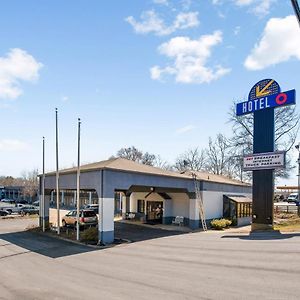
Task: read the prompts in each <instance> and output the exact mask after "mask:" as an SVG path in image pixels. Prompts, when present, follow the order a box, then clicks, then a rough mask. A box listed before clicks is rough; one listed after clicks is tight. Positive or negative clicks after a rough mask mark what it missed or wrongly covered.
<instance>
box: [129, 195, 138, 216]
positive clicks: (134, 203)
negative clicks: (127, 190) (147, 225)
mask: <svg viewBox="0 0 300 300" xmlns="http://www.w3.org/2000/svg"><path fill="white" fill-rule="evenodd" d="M129 202H130V204H129V205H130V206H129V212H132V213H136V212H137V200H136V198H135V197H134V193H131V194H130V196H129Z"/></svg>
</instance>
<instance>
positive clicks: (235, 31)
mask: <svg viewBox="0 0 300 300" xmlns="http://www.w3.org/2000/svg"><path fill="white" fill-rule="evenodd" d="M240 31H241V27H240V26H236V27H235V28H234V30H233V34H234V35H238V34H239V33H240Z"/></svg>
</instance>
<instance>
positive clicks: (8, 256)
mask: <svg viewBox="0 0 300 300" xmlns="http://www.w3.org/2000/svg"><path fill="white" fill-rule="evenodd" d="M34 222H36V220H30V219H17V220H0V274H1V275H0V299H25V300H27V299H85V298H87V299H230V300H232V299H299V295H300V285H299V280H300V234H297V233H295V234H278V233H273V234H270V233H261V234H253V235H249V234H238V233H232V232H230V233H226V232H223V233H218V232H206V233H203V232H197V233H185V234H177V235H168V236H164V237H160V238H154V237H153V238H152V239H148V240H144V241H139V242H135V243H131V244H122V245H118V246H115V247H112V248H107V249H102V250H98V249H95V248H91V247H88V246H84V245H76V244H73V243H69V242H66V241H63V240H58V239H56V238H53V237H48V236H42V235H40V234H35V233H28V232H24V231H23V230H24V229H25V228H26V227H28V226H29V227H30V226H32V225H33V223H34ZM143 230H145V229H143Z"/></svg>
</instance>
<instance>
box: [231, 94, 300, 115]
mask: <svg viewBox="0 0 300 300" xmlns="http://www.w3.org/2000/svg"><path fill="white" fill-rule="evenodd" d="M295 103H296V91H295V90H290V91H286V92H282V93H278V94H271V95H270V96H265V97H261V98H258V99H254V100H249V101H246V102H242V103H238V104H237V105H236V115H237V116H242V115H246V114H251V113H253V112H255V111H258V110H262V109H266V108H271V107H281V106H286V105H291V104H295Z"/></svg>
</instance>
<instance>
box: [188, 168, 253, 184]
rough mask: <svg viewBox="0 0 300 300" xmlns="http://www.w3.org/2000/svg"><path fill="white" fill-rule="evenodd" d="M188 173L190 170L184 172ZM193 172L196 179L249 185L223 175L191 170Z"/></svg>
mask: <svg viewBox="0 0 300 300" xmlns="http://www.w3.org/2000/svg"><path fill="white" fill-rule="evenodd" d="M187 173H189V174H190V176H191V174H192V173H191V171H188V172H186V174H187ZM193 173H195V174H196V176H197V179H199V180H202V181H207V182H217V183H227V184H233V185H244V186H250V184H249V183H246V182H243V181H240V180H236V179H232V178H229V177H227V176H224V175H216V174H212V173H208V172H204V171H193Z"/></svg>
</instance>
